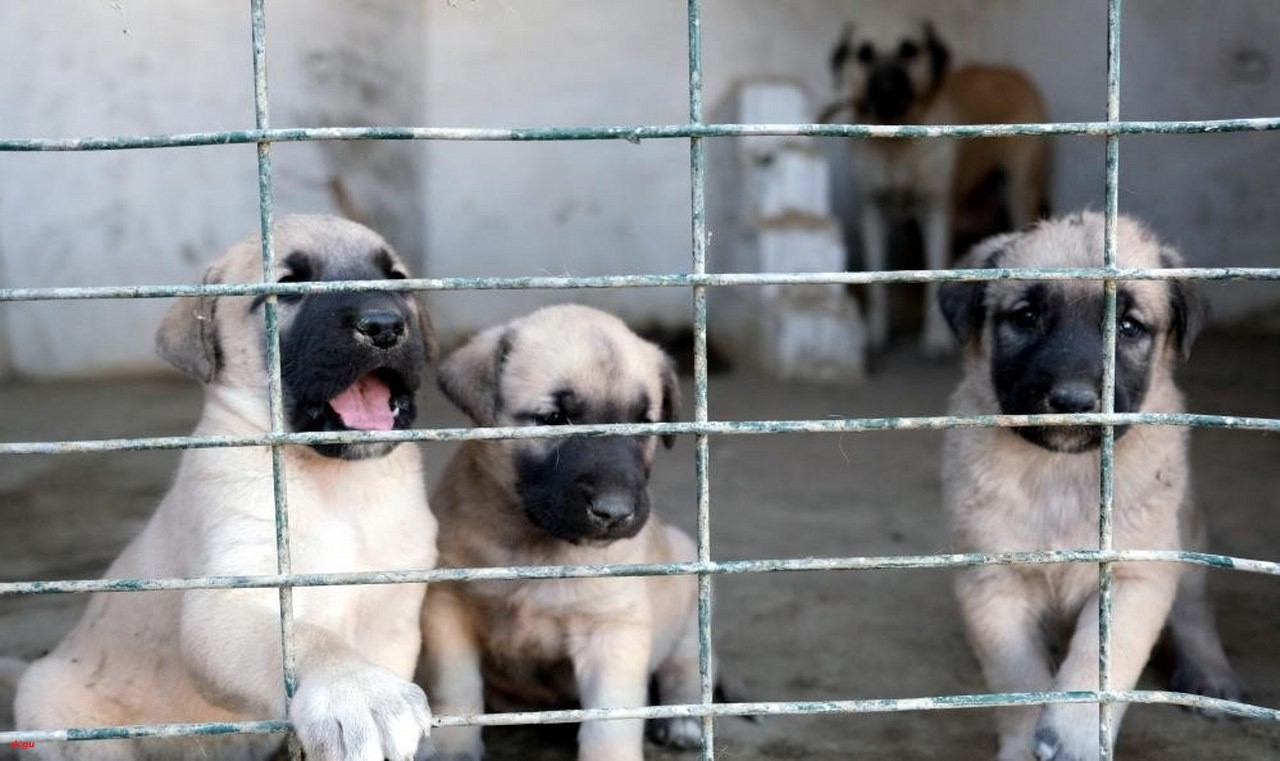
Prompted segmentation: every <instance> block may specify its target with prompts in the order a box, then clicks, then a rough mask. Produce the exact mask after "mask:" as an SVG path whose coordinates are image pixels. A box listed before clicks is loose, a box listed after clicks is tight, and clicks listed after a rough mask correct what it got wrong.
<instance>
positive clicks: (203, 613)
mask: <svg viewBox="0 0 1280 761" xmlns="http://www.w3.org/2000/svg"><path fill="white" fill-rule="evenodd" d="M358 593H359V592H358V590H355V589H351V588H347V589H337V590H322V591H320V592H313V593H312V594H310V595H306V594H300V593H299V594H295V598H294V599H295V608H294V614H295V622H294V642H295V652H296V655H297V669H296V675H297V680H298V682H297V683H298V691H297V693H296V694H295V696H294V701H293V706H292V715H291V716H290V717H289V718H290V720H291V721H292V722H293V725H294V727H295V729H296V730H297V732H298V737H299V739H300V740H301V741H302V747H303V750H305V751H306V754H307V758H308V759H310V761H330V760H331V759H332V760H334V761H336V760H338V759H350V758H389V759H395V760H396V761H399V760H401V759H408V758H412V757H413V754H414V752H415V750H416V749H417V747H418V744H419V742H420V740H421V739H422V737H424V736H425V735H426V734H428V732H429V731H430V716H431V714H430V712H429V711H428V709H427V700H426V696H425V695H424V694H423V693H422V690H421V689H420V688H419V687H418V686H417V685H415V684H413V683H412V682H409V681H407V680H405V679H401V678H400V677H399V676H397V675H396V674H394V673H392V672H391V671H389V670H388V669H386V668H383V667H382V666H379V665H377V664H375V663H372V662H370V661H368V660H366V659H365V658H364V656H362V655H361V654H360V653H359V652H358V651H357V650H355V649H354V648H352V647H351V646H350V645H348V644H347V643H346V641H345V640H344V639H343V638H342V637H341V636H340V635H339V633H338V632H339V631H341V629H340V628H339V627H340V624H341V621H340V618H341V616H340V614H341V612H342V611H345V610H349V609H350V606H349V605H348V604H346V603H344V602H343V598H344V597H346V596H350V595H352V594H358ZM181 628H182V634H181V637H182V656H183V661H184V664H185V665H186V667H187V669H188V670H189V671H190V673H191V674H192V676H193V678H195V679H196V681H197V682H198V683H200V684H201V685H202V689H203V691H204V692H205V693H206V694H209V695H214V696H218V697H219V699H220V702H226V703H228V704H230V705H236V706H243V707H244V710H245V712H246V713H256V712H263V711H271V712H273V713H274V714H276V715H279V714H281V713H283V708H284V706H283V694H282V690H281V689H280V683H279V675H280V668H281V667H280V660H281V653H280V645H279V643H280V613H279V608H278V598H276V597H275V595H274V593H272V592H267V591H264V590H253V589H236V590H213V589H211V590H192V591H190V592H187V593H186V597H185V602H184V607H183V612H182V624H181Z"/></svg>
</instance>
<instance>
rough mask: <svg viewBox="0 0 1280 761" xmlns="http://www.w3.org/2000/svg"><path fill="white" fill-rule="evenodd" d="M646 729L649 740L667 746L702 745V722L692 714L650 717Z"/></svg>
mask: <svg viewBox="0 0 1280 761" xmlns="http://www.w3.org/2000/svg"><path fill="white" fill-rule="evenodd" d="M646 731H647V734H648V735H649V739H650V740H652V741H653V742H654V743H656V744H658V745H664V746H666V747H668V748H679V749H681V750H688V749H690V748H701V747H702V722H701V721H699V720H698V719H697V718H695V717H693V716H672V717H671V718H666V719H650V720H649V722H648V725H647V727H646Z"/></svg>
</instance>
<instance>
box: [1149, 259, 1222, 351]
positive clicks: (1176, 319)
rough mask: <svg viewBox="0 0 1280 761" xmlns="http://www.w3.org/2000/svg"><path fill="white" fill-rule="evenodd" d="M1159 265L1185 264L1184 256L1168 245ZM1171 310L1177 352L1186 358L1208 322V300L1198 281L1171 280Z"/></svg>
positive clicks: (1170, 267)
mask: <svg viewBox="0 0 1280 761" xmlns="http://www.w3.org/2000/svg"><path fill="white" fill-rule="evenodd" d="M1160 266H1161V267H1163V268H1165V269H1173V268H1175V267H1181V266H1183V262H1182V257H1180V256H1179V255H1178V254H1177V253H1176V252H1174V251H1172V250H1169V249H1165V250H1163V251H1161V252H1160ZM1169 311H1170V314H1171V315H1172V323H1171V326H1170V327H1171V329H1172V331H1173V341H1174V346H1176V347H1177V349H1178V356H1180V357H1182V359H1184V360H1185V359H1187V358H1188V357H1190V356H1191V344H1193V343H1195V340H1196V336H1198V335H1200V331H1201V329H1203V328H1204V326H1205V325H1206V324H1207V323H1208V322H1209V315H1210V310H1209V302H1208V301H1207V300H1205V298H1204V296H1203V295H1202V294H1201V293H1200V289H1199V288H1198V287H1197V286H1196V284H1195V283H1193V282H1190V281H1187V280H1170V281H1169Z"/></svg>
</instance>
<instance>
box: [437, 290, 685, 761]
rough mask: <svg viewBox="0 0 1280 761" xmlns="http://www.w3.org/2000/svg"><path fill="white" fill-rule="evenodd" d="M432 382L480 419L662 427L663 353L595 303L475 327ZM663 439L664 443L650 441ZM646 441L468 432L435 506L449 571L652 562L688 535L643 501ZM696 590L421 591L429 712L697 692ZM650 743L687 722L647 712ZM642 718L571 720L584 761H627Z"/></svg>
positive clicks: (563, 583)
mask: <svg viewBox="0 0 1280 761" xmlns="http://www.w3.org/2000/svg"><path fill="white" fill-rule="evenodd" d="M439 379H440V388H441V389H442V390H443V391H444V393H445V395H446V396H448V397H449V398H450V399H451V400H453V402H454V403H456V404H457V405H458V406H459V407H460V408H462V410H463V411H464V412H466V413H467V414H468V415H469V416H470V417H471V418H472V419H473V420H474V421H475V422H476V423H477V424H479V425H484V426H494V425H501V426H512V425H562V424H566V423H645V422H657V421H664V422H665V421H671V420H674V419H675V414H676V407H677V387H676V382H675V373H674V371H673V370H672V364H671V360H670V359H669V358H668V357H667V356H666V355H665V354H664V353H663V352H662V351H661V350H660V349H659V348H658V347H657V346H655V345H653V344H651V343H649V342H647V341H644V340H642V339H641V338H639V337H638V336H636V335H635V334H634V333H632V332H631V331H630V330H628V329H627V327H626V325H624V324H623V323H622V321H621V320H619V319H617V318H616V317H613V316H611V315H608V314H605V313H603V312H600V311H597V310H595V309H590V308H588V307H583V306H575V305H564V306H554V307H548V308H545V309H541V310H539V311H537V312H534V313H532V314H530V315H527V316H525V317H523V318H520V319H517V320H515V321H513V322H510V323H508V324H505V325H500V326H497V327H494V328H490V329H488V330H486V331H484V332H482V333H480V334H479V335H477V336H476V337H475V338H473V339H472V340H471V341H470V342H468V343H467V344H466V345H464V346H463V347H462V348H460V349H458V350H457V351H456V352H454V353H453V354H452V355H450V356H449V357H448V358H447V359H446V360H445V361H444V362H443V363H442V364H441V366H440V375H439ZM664 443H665V444H666V445H667V446H670V445H671V444H672V439H671V438H670V437H667V438H666V439H665V440H664ZM656 447H657V442H656V440H655V439H654V438H653V437H607V438H572V439H521V440H510V441H468V442H466V443H465V444H463V445H462V448H461V450H460V451H459V452H458V453H457V454H456V455H455V456H454V458H453V459H452V460H451V461H450V462H449V465H448V467H447V468H446V470H445V474H444V477H443V480H442V481H441V483H440V486H439V488H438V489H437V490H436V492H435V493H434V494H433V495H432V497H431V499H432V504H433V506H434V508H435V510H436V513H437V516H438V518H439V521H440V550H441V552H440V562H441V565H442V566H449V567H481V566H507V565H559V564H566V565H582V564H601V563H666V562H676V561H691V560H695V559H696V551H695V548H694V545H693V542H692V541H691V540H690V539H689V537H688V536H686V535H685V534H684V533H682V532H680V531H679V530H677V529H675V528H672V527H669V526H663V525H662V524H661V523H660V522H659V521H658V519H657V516H656V515H653V514H651V513H650V510H649V494H648V480H649V468H650V466H651V465H652V463H653V457H654V452H655V449H656ZM696 596H697V588H696V584H695V582H694V580H693V578H692V577H689V576H655V577H647V578H591V579H554V580H520V581H485V582H468V583H459V584H434V585H432V587H431V590H430V593H429V594H428V595H427V601H426V604H425V605H424V607H423V611H422V626H423V661H422V668H421V674H422V678H423V679H424V680H425V682H424V683H425V685H426V687H427V690H428V691H429V692H430V693H431V695H432V701H433V705H434V706H435V708H436V710H437V711H439V712H448V713H479V712H481V711H482V710H483V709H484V704H485V698H486V691H487V692H488V696H487V697H489V699H490V701H489V702H490V704H491V705H493V704H494V703H495V700H505V701H506V702H508V703H510V702H512V701H514V702H516V703H518V704H521V705H524V706H528V705H539V704H541V705H546V704H556V703H566V702H571V701H573V700H574V699H577V700H578V701H580V702H581V705H582V706H583V707H586V708H621V707H638V706H644V705H646V704H647V703H648V691H649V687H650V682H651V680H652V682H653V684H654V686H655V687H656V690H657V698H658V700H659V701H660V702H663V703H686V702H696V701H697V700H698V698H699V677H698V638H697V625H696V620H697V616H696V608H697V605H696ZM651 735H652V736H653V737H654V739H655V740H658V741H660V742H665V743H666V744H669V745H674V746H678V747H692V746H695V745H697V744H698V743H699V742H700V741H701V731H700V729H699V724H698V722H697V720H695V719H693V718H684V717H682V718H676V719H667V720H663V721H659V722H654V723H653V724H652V725H651ZM433 743H434V744H435V745H436V749H437V751H438V753H439V755H440V757H441V758H443V759H448V760H449V761H460V760H462V759H466V760H467V761H477V760H478V759H480V758H481V757H482V756H483V753H484V749H483V744H482V742H481V738H480V728H479V727H459V728H442V729H440V730H438V731H437V732H436V733H435V736H434V737H433ZM642 746H643V724H642V722H640V721H636V720H627V721H599V722H588V723H585V724H583V725H582V728H581V730H580V732H579V734H578V748H579V749H578V758H579V759H581V760H582V761H640V760H641V758H642Z"/></svg>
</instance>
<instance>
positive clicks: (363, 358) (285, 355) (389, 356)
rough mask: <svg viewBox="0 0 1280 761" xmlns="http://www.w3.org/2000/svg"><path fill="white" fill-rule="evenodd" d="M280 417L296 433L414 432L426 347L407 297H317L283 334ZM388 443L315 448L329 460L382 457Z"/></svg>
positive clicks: (302, 308)
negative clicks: (283, 405) (283, 399)
mask: <svg viewBox="0 0 1280 761" xmlns="http://www.w3.org/2000/svg"><path fill="white" fill-rule="evenodd" d="M280 344H281V353H282V368H281V370H282V379H283V382H284V391H285V403H286V406H285V414H286V418H287V421H288V423H289V426H290V428H291V430H293V431H347V430H391V429H403V428H409V427H412V425H413V422H414V419H415V418H416V415H417V409H416V405H415V402H414V396H415V394H416V392H417V390H418V385H419V383H420V382H421V376H422V373H423V370H424V369H425V367H426V346H425V342H424V340H423V337H422V336H421V335H420V332H419V327H418V322H417V320H416V319H415V316H414V313H413V311H412V307H411V305H410V302H409V301H408V297H406V296H403V295H401V294H396V293H377V292H370V293H345V294H317V295H313V296H310V297H307V298H306V300H305V301H304V302H303V303H302V304H301V306H300V307H299V308H298V311H297V313H296V314H295V315H294V317H293V319H292V320H291V322H290V324H289V328H288V330H287V332H285V333H284V334H282V336H281V342H280ZM394 447H395V444H394V443H392V442H375V443H359V444H315V445H312V448H313V449H315V450H316V451H317V452H319V453H320V454H323V455H325V456H328V457H339V458H343V459H364V458H369V457H380V456H382V455H384V454H386V453H388V452H390V451H391V450H392V449H393V448H394Z"/></svg>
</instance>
